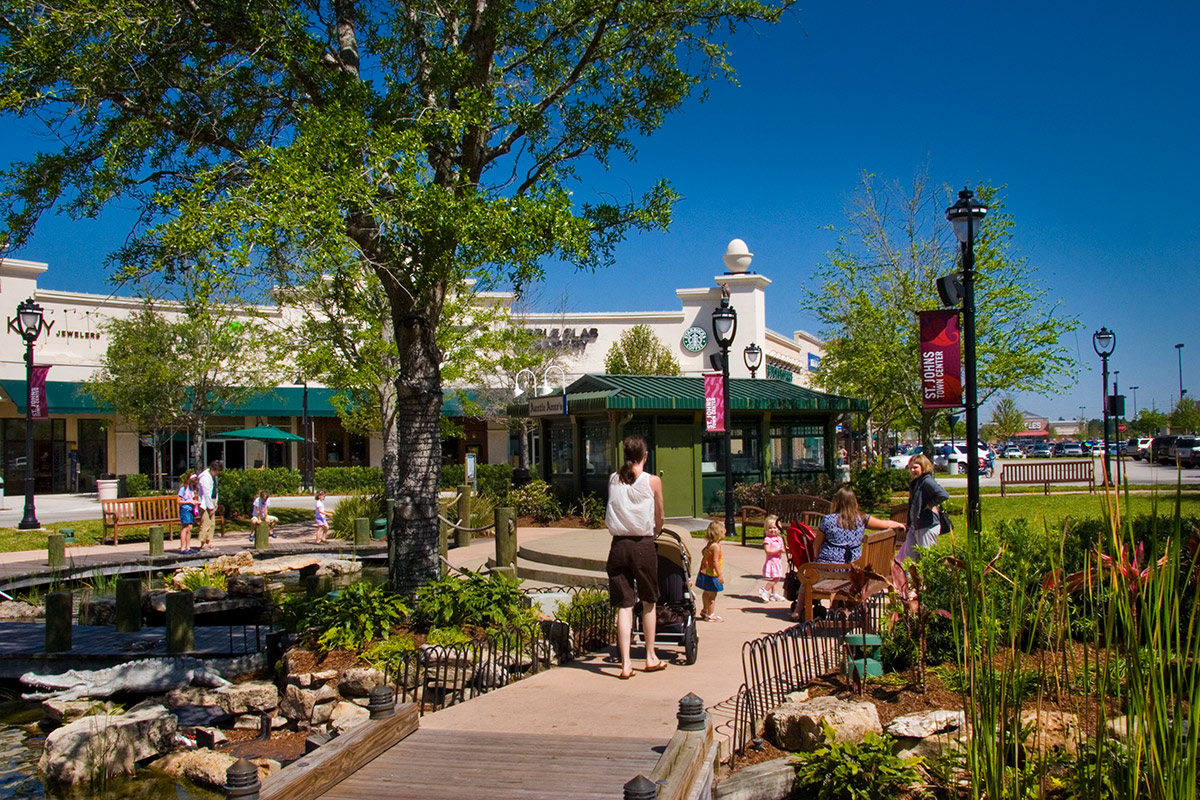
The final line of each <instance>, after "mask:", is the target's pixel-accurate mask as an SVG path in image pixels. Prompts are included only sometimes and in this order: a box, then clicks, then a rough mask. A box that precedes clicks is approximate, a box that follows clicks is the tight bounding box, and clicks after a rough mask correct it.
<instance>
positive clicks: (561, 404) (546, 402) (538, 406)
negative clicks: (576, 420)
mask: <svg viewBox="0 0 1200 800" xmlns="http://www.w3.org/2000/svg"><path fill="white" fill-rule="evenodd" d="M566 413H567V396H566V395H565V394H556V395H552V396H550V397H532V398H530V399H529V416H531V417H561V416H564V415H565V414H566Z"/></svg>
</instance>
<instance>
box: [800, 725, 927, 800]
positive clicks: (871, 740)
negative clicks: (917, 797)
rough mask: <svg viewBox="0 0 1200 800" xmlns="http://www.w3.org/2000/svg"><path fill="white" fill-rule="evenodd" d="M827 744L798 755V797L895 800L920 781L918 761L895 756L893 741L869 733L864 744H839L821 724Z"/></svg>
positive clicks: (827, 799) (820, 799) (839, 799)
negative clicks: (894, 799)
mask: <svg viewBox="0 0 1200 800" xmlns="http://www.w3.org/2000/svg"><path fill="white" fill-rule="evenodd" d="M821 724H822V727H823V728H824V730H825V741H824V743H823V744H821V745H820V746H819V747H818V748H817V749H816V750H813V751H812V752H811V753H797V754H796V782H795V784H794V787H793V788H794V789H795V794H796V796H798V797H812V798H815V800H892V798H895V797H897V796H898V795H899V793H900V791H901V790H909V791H910V795H911V791H912V787H913V785H914V784H916V783H918V782H919V781H920V775H919V774H918V773H917V765H918V764H919V763H920V762H921V759H919V758H900V757H899V756H895V755H892V740H891V738H890V737H886V736H878V735H876V734H874V733H868V734H867V735H866V736H865V737H864V738H863V741H862V742H839V741H836V736H835V733H834V730H833V728H832V727H830V725H829V723H828V722H824V721H822V723H821Z"/></svg>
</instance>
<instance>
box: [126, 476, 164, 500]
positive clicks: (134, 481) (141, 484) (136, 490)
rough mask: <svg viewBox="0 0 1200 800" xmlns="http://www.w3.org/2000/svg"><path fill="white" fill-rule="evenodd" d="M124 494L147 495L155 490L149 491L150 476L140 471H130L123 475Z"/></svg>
mask: <svg viewBox="0 0 1200 800" xmlns="http://www.w3.org/2000/svg"><path fill="white" fill-rule="evenodd" d="M124 478H125V494H127V495H129V496H130V497H148V496H150V495H152V494H157V492H152V491H150V476H149V475H143V474H141V473H140V472H131V473H130V474H128V475H125V476H124Z"/></svg>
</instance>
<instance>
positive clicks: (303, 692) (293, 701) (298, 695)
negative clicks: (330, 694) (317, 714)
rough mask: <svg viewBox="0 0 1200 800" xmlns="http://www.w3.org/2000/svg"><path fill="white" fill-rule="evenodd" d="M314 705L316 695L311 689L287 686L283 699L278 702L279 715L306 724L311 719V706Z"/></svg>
mask: <svg viewBox="0 0 1200 800" xmlns="http://www.w3.org/2000/svg"><path fill="white" fill-rule="evenodd" d="M316 704H317V693H316V692H314V691H313V690H312V689H301V688H300V687H299V686H295V685H292V684H289V685H288V686H287V687H286V688H285V689H284V692H283V699H282V700H280V701H279V713H280V714H283V715H284V716H285V717H287V718H288V719H294V720H303V721H304V722H307V721H309V720H311V719H312V712H313V706H315V705H316Z"/></svg>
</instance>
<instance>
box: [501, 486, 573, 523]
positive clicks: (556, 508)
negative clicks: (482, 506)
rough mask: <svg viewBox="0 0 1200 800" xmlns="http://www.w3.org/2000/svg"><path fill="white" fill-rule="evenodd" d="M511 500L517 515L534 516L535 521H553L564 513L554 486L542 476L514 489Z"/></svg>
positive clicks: (510, 495)
mask: <svg viewBox="0 0 1200 800" xmlns="http://www.w3.org/2000/svg"><path fill="white" fill-rule="evenodd" d="M509 502H510V503H512V506H513V508H515V509H516V511H517V516H521V517H533V519H534V521H535V522H553V521H554V520H556V519H561V518H562V515H563V509H562V505H561V504H559V502H558V498H557V497H556V496H555V494H554V487H552V486H551V485H550V484H548V483H546V482H545V481H544V480H542V479H540V478H534V479H533V480H531V481H529V482H528V483H526V484H525V485H524V486H521V487H519V488H516V489H513V490H512V493H511V494H509Z"/></svg>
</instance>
